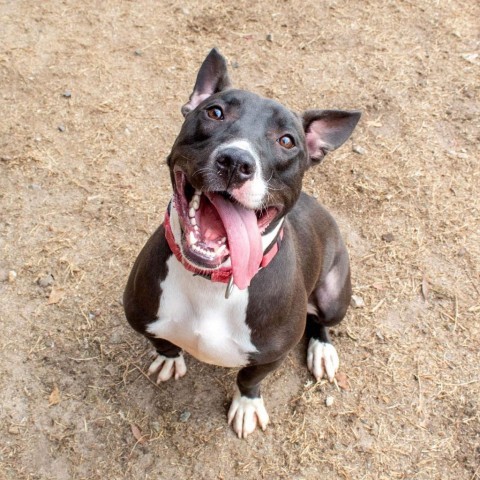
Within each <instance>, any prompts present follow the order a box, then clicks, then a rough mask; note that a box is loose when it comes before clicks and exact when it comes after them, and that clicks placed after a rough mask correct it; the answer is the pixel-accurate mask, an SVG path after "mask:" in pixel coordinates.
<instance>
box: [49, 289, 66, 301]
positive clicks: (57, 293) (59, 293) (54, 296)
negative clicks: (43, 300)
mask: <svg viewBox="0 0 480 480" xmlns="http://www.w3.org/2000/svg"><path fill="white" fill-rule="evenodd" d="M64 296H65V290H64V289H63V288H55V287H53V288H52V291H51V292H50V295H49V297H48V302H47V304H48V305H53V304H54V303H58V302H60V300H62V299H63V297H64Z"/></svg>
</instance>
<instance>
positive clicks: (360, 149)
mask: <svg viewBox="0 0 480 480" xmlns="http://www.w3.org/2000/svg"><path fill="white" fill-rule="evenodd" d="M352 150H353V151H354V152H355V153H358V154H359V155H365V154H366V153H367V151H366V150H365V149H364V148H363V147H361V146H360V145H354V146H353V147H352Z"/></svg>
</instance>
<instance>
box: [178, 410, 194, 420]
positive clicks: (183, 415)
mask: <svg viewBox="0 0 480 480" xmlns="http://www.w3.org/2000/svg"><path fill="white" fill-rule="evenodd" d="M190 415H191V413H190V412H189V411H188V410H185V411H184V412H182V413H181V414H180V421H181V422H184V423H185V422H186V421H188V419H189V418H190Z"/></svg>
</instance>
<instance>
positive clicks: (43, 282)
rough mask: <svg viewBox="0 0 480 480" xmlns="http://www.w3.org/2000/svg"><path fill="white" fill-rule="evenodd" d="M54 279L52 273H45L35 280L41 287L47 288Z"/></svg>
mask: <svg viewBox="0 0 480 480" xmlns="http://www.w3.org/2000/svg"><path fill="white" fill-rule="evenodd" d="M54 280H55V279H54V278H53V275H52V274H51V273H47V275H44V276H43V277H40V278H39V279H38V280H37V284H38V286H40V287H42V288H47V287H50V286H51V285H53V282H54Z"/></svg>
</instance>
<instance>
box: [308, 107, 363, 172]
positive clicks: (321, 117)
mask: <svg viewBox="0 0 480 480" xmlns="http://www.w3.org/2000/svg"><path fill="white" fill-rule="evenodd" d="M360 115H361V113H360V112H357V111H341V110H308V111H306V112H305V113H304V114H303V116H302V118H303V129H304V131H305V137H306V141H307V150H308V154H309V157H310V161H309V166H312V165H316V164H318V163H320V162H321V161H322V160H323V159H324V157H325V155H326V154H327V153H328V152H331V151H332V150H335V149H336V148H338V147H340V146H341V145H342V144H343V143H344V142H345V141H346V140H347V139H348V137H349V136H350V135H351V134H352V132H353V130H354V128H355V126H356V125H357V123H358V120H360Z"/></svg>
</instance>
